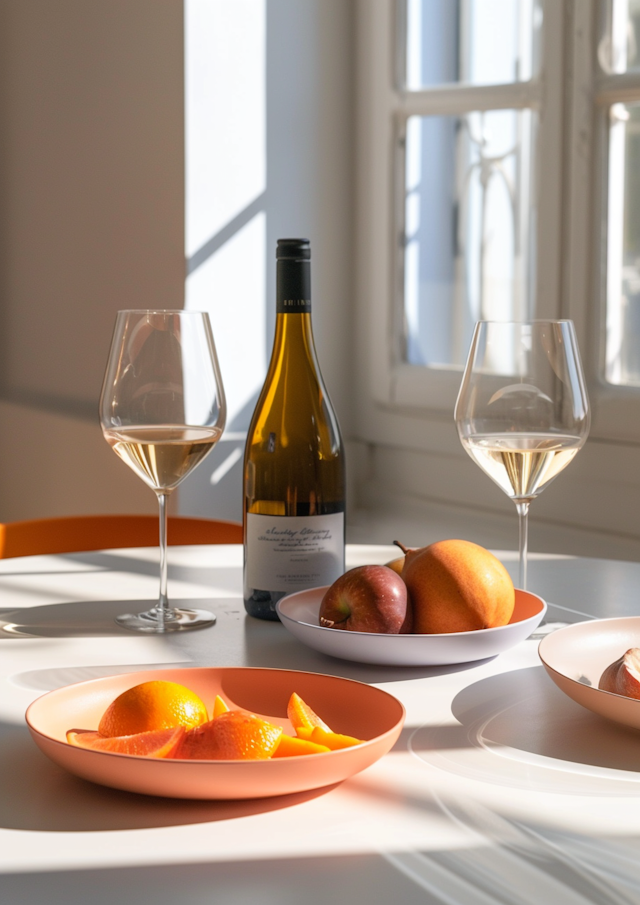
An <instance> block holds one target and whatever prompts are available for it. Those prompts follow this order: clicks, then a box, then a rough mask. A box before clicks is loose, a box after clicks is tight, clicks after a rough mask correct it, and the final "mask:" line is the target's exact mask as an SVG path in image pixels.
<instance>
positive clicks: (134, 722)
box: [98, 680, 209, 738]
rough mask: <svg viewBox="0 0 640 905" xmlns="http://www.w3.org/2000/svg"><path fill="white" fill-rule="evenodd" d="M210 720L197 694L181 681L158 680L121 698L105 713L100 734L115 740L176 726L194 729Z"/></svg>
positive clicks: (140, 686)
mask: <svg viewBox="0 0 640 905" xmlns="http://www.w3.org/2000/svg"><path fill="white" fill-rule="evenodd" d="M208 718H209V717H208V714H207V708H206V707H205V706H204V704H203V703H202V701H201V700H200V698H199V697H198V695H197V694H195V693H194V692H193V691H190V689H188V688H185V686H184V685H179V684H178V683H177V682H165V681H162V680H154V681H151V682H143V683H142V684H141V685H135V686H134V687H133V688H129V689H128V690H127V691H123V693H122V694H121V695H118V697H117V698H116V699H115V701H113V702H112V703H111V704H110V705H109V706H108V707H107V709H106V710H105V712H104V714H103V716H102V719H101V720H100V724H99V726H98V734H99V735H101V736H103V737H104V738H115V737H118V736H123V735H136V734H137V733H139V732H153V731H156V730H159V729H173V728H174V727H175V726H184V727H185V728H186V729H191V728H193V727H194V726H200V725H201V724H202V723H206V721H207V720H208Z"/></svg>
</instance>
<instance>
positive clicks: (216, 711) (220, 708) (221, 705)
mask: <svg viewBox="0 0 640 905" xmlns="http://www.w3.org/2000/svg"><path fill="white" fill-rule="evenodd" d="M228 712H229V708H228V707H227V705H226V704H225V702H224V701H223V700H222V698H221V697H220V695H219V694H217V695H216V699H215V701H214V702H213V716H212V719H214V720H215V718H216V717H218V716H222V714H223V713H228Z"/></svg>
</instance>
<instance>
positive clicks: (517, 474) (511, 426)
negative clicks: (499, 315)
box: [454, 320, 589, 590]
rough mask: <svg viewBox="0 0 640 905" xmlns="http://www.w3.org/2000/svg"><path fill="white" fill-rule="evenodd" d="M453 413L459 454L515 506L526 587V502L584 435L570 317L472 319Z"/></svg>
mask: <svg viewBox="0 0 640 905" xmlns="http://www.w3.org/2000/svg"><path fill="white" fill-rule="evenodd" d="M454 417H455V421H456V425H457V428H458V433H459V435H460V440H461V442H462V445H463V446H464V448H465V449H466V451H467V452H468V453H469V455H470V456H471V458H472V459H473V460H474V462H476V463H477V464H478V465H479V466H480V468H482V470H483V471H484V472H486V474H488V475H489V477H490V478H491V479H492V480H493V481H495V483H496V484H497V485H498V487H500V489H501V490H503V491H504V493H506V494H507V496H508V497H509V498H510V499H512V500H513V502H514V503H515V505H516V509H517V511H518V516H519V519H520V544H519V548H520V579H519V587H520V588H522V589H523V590H526V587H527V543H528V540H527V535H528V516H529V505H530V503H531V501H532V500H534V499H535V498H536V497H537V496H539V495H540V494H541V493H542V491H543V490H544V489H545V487H547V486H548V485H549V484H550V483H551V481H553V479H554V478H555V477H557V475H558V474H559V473H560V472H561V471H562V470H563V469H564V468H566V467H567V465H568V464H569V463H570V462H571V461H572V460H573V458H574V457H575V456H576V454H577V452H578V450H579V449H580V448H581V447H582V446H583V445H584V443H585V441H586V439H587V435H588V433H589V401H588V398H587V391H586V388H585V381H584V375H583V372H582V365H581V363H580V354H579V352H578V343H577V340H576V335H575V330H574V328H573V324H572V322H571V321H569V320H553V321H551V320H548V321H543V320H534V321H529V322H523V323H510V322H498V321H495V322H493V321H480V322H479V323H477V324H476V328H475V331H474V334H473V339H472V340H471V349H470V351H469V357H468V359H467V364H466V367H465V371H464V376H463V378H462V384H461V386H460V392H459V394H458V400H457V402H456V407H455V415H454Z"/></svg>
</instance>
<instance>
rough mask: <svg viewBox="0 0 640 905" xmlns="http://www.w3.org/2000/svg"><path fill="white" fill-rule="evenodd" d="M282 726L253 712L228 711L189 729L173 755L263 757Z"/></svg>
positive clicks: (188, 757) (189, 757) (268, 754)
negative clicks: (275, 724)
mask: <svg viewBox="0 0 640 905" xmlns="http://www.w3.org/2000/svg"><path fill="white" fill-rule="evenodd" d="M281 735H282V728H281V727H280V726H274V725H273V723H269V722H267V720H263V719H261V718H260V717H258V716H256V715H255V714H254V713H247V712H246V711H244V710H229V711H227V713H222V714H221V715H220V716H219V717H216V719H215V720H210V721H209V722H208V723H205V724H204V725H203V726H197V727H196V728H195V729H190V730H189V731H188V732H187V733H186V734H185V736H184V738H183V740H182V742H181V743H180V745H179V746H178V748H177V750H176V751H175V753H174V754H173V757H175V758H181V759H185V760H267V759H268V758H269V757H271V756H272V754H273V753H274V751H275V750H276V748H277V747H278V742H279V741H280V736H281Z"/></svg>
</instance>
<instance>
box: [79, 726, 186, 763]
mask: <svg viewBox="0 0 640 905" xmlns="http://www.w3.org/2000/svg"><path fill="white" fill-rule="evenodd" d="M184 734H185V728H184V726H176V727H174V728H173V729H159V730H155V731H152V732H138V733H136V734H135V735H122V736H117V737H112V738H104V737H103V736H101V735H100V734H99V733H98V732H86V731H84V730H82V729H70V730H69V731H68V732H67V741H68V742H69V744H70V745H75V746H76V747H78V748H90V749H91V750H92V751H107V752H109V753H110V754H135V755H137V756H139V757H170V756H171V754H172V753H173V752H174V751H175V749H176V748H177V747H178V745H179V744H180V742H181V740H182V738H183V736H184Z"/></svg>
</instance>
